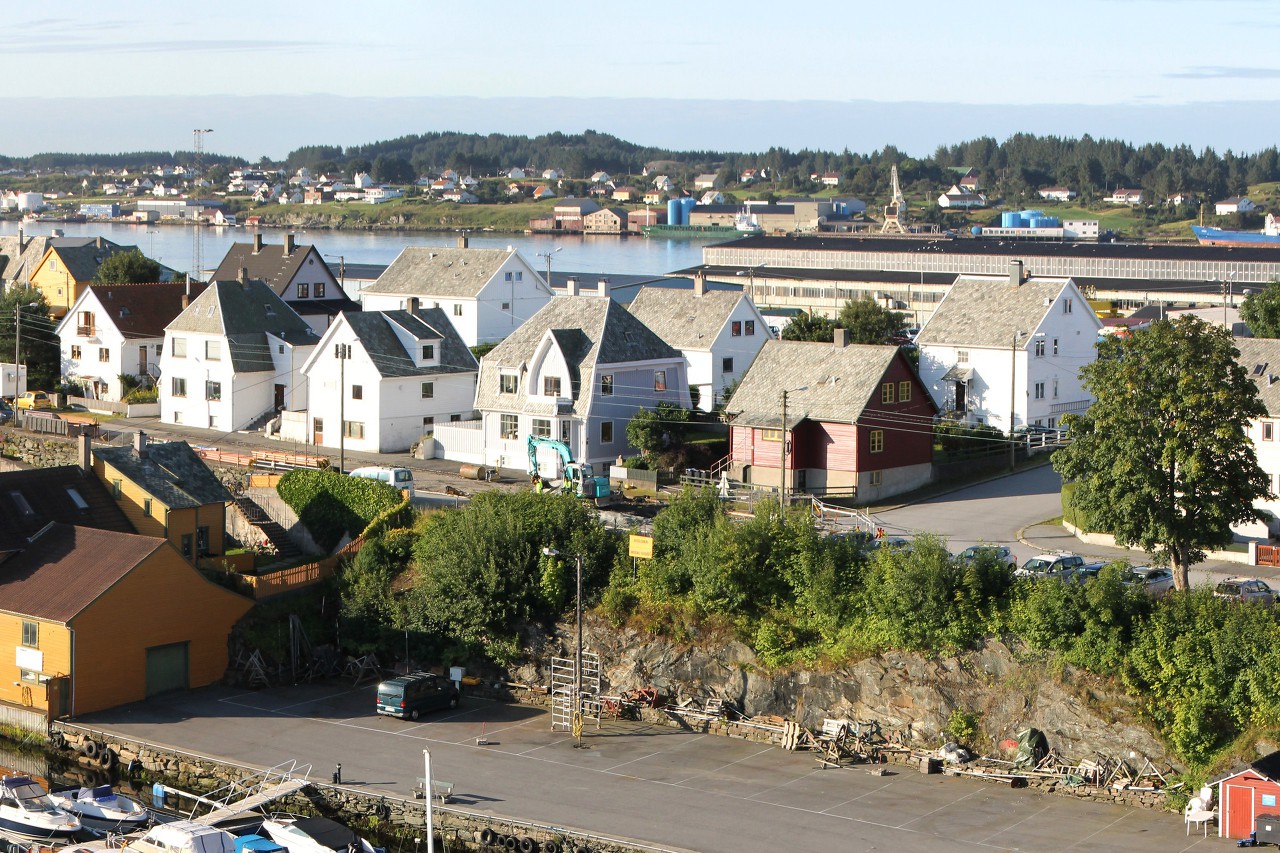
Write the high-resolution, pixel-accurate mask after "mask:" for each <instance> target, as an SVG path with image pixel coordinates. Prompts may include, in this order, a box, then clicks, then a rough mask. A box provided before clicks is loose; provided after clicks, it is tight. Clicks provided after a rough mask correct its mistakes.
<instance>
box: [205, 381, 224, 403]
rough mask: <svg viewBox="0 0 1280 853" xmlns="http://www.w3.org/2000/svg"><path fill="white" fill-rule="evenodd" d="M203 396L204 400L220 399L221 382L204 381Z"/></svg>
mask: <svg viewBox="0 0 1280 853" xmlns="http://www.w3.org/2000/svg"><path fill="white" fill-rule="evenodd" d="M204 398H205V399H206V400H221V399H222V383H221V382H206V383H204Z"/></svg>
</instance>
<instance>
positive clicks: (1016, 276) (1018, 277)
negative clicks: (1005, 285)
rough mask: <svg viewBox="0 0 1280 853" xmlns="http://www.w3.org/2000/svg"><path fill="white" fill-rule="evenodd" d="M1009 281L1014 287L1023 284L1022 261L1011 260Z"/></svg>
mask: <svg viewBox="0 0 1280 853" xmlns="http://www.w3.org/2000/svg"><path fill="white" fill-rule="evenodd" d="M1009 283H1010V284H1012V285H1013V286H1014V287H1021V286H1022V261H1009Z"/></svg>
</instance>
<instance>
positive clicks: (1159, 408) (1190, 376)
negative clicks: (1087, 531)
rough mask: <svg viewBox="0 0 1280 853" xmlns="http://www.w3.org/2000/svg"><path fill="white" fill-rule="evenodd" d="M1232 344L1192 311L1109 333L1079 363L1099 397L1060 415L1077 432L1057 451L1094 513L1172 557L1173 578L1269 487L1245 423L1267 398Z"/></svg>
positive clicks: (1098, 520)
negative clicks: (1075, 412)
mask: <svg viewBox="0 0 1280 853" xmlns="http://www.w3.org/2000/svg"><path fill="white" fill-rule="evenodd" d="M1236 354H1237V353H1236V349H1235V347H1234V346H1233V345H1232V342H1231V336H1230V335H1229V334H1228V333H1227V332H1226V330H1225V329H1221V328H1216V327H1214V326H1210V325H1208V324H1206V323H1204V322H1203V321H1201V320H1199V319H1197V318H1195V317H1182V318H1179V319H1178V320H1177V321H1175V322H1169V321H1166V320H1161V321H1159V322H1157V323H1153V324H1152V325H1151V326H1150V327H1149V328H1147V329H1144V330H1141V331H1138V332H1137V333H1135V334H1134V335H1133V337H1132V338H1129V339H1127V340H1121V339H1119V338H1108V339H1107V340H1104V341H1103V342H1102V343H1100V344H1099V345H1098V360H1097V361H1095V362H1093V363H1092V364H1089V365H1086V366H1085V367H1084V368H1083V369H1082V370H1081V378H1082V379H1083V381H1084V384H1085V387H1086V388H1088V389H1089V390H1090V391H1091V392H1092V393H1093V395H1094V396H1095V397H1096V398H1097V402H1096V403H1094V404H1093V406H1092V407H1091V408H1090V409H1089V412H1088V413H1087V414H1085V415H1080V416H1074V417H1069V418H1065V419H1064V422H1065V423H1066V424H1067V425H1068V426H1069V428H1070V434H1071V437H1072V439H1073V441H1072V444H1070V445H1068V446H1067V447H1065V448H1063V449H1062V450H1060V451H1058V453H1057V454H1055V456H1054V460H1053V464H1054V467H1055V468H1057V469H1058V471H1059V472H1060V473H1061V474H1062V476H1063V477H1064V478H1065V479H1068V480H1074V481H1076V483H1077V487H1076V491H1075V494H1074V495H1073V497H1072V504H1073V506H1075V508H1076V509H1078V510H1079V511H1081V512H1082V513H1083V514H1084V516H1085V518H1086V519H1087V520H1088V522H1089V524H1090V525H1091V526H1093V527H1094V528H1095V529H1101V530H1108V531H1110V532H1111V533H1113V534H1114V535H1115V537H1116V540H1117V541H1118V542H1120V543H1121V544H1124V545H1137V546H1140V547H1142V548H1144V549H1146V550H1147V551H1148V552H1150V553H1152V554H1154V555H1155V556H1156V557H1157V558H1163V559H1167V560H1169V562H1170V564H1171V565H1172V567H1173V573H1174V581H1175V583H1176V584H1177V586H1178V588H1179V589H1186V588H1187V570H1188V568H1189V567H1190V566H1191V565H1192V564H1193V563H1196V562H1199V561H1200V560H1203V559H1204V556H1205V549H1206V548H1213V547H1221V546H1223V545H1226V544H1227V543H1229V542H1230V541H1231V538H1232V534H1231V529H1230V526H1231V525H1232V524H1233V523H1237V522H1241V521H1246V520H1250V519H1255V518H1259V517H1260V513H1259V512H1258V510H1256V509H1254V508H1253V502H1254V501H1255V500H1257V499H1258V498H1262V497H1265V496H1267V495H1268V494H1269V493H1270V488H1269V483H1268V477H1267V475H1266V473H1265V472H1263V470H1262V469H1261V468H1259V467H1258V459H1257V454H1256V453H1255V452H1254V448H1253V444H1252V443H1251V442H1250V441H1249V438H1248V436H1247V434H1246V430H1247V429H1248V426H1249V420H1250V419H1251V418H1256V417H1260V416H1263V415H1265V414H1266V409H1265V408H1264V407H1263V405H1262V403H1261V401H1259V399H1258V393H1257V388H1256V387H1255V386H1254V384H1253V381H1252V380H1251V379H1250V378H1249V375H1248V373H1247V372H1246V371H1245V369H1244V368H1243V367H1242V366H1241V365H1240V364H1238V363H1237V362H1236V359H1235V356H1236Z"/></svg>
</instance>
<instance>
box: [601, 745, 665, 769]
mask: <svg viewBox="0 0 1280 853" xmlns="http://www.w3.org/2000/svg"><path fill="white" fill-rule="evenodd" d="M667 752H668V751H667V750H660V751H658V752H651V753H649V754H648V755H642V756H640V757H639V758H633V759H631V760H630V761H623V762H622V763H620V764H615V765H613V766H612V767H606V768H604V772H606V773H612V772H613V771H615V770H617V769H618V768H619V767H626V766H627V765H628V764H635V763H636V762H637V761H644V760H645V759H646V758H653V757H654V756H655V755H665V754H666V753H667Z"/></svg>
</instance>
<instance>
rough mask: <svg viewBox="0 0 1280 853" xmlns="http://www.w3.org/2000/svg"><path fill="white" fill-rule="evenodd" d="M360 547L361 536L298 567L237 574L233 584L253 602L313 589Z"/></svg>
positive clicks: (362, 542) (362, 545)
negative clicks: (236, 584) (334, 551)
mask: <svg viewBox="0 0 1280 853" xmlns="http://www.w3.org/2000/svg"><path fill="white" fill-rule="evenodd" d="M363 547H364V536H363V535H361V536H357V537H356V538H355V539H352V540H351V541H350V542H348V543H347V544H346V546H345V547H343V548H342V550H340V551H338V553H336V554H334V555H332V556H329V557H324V558H322V559H319V560H316V561H314V562H311V563H304V564H303V565H301V566H290V567H289V568H287V569H281V570H280V571H278V572H268V573H265V574H260V575H239V576H238V577H237V581H238V582H239V583H240V588H241V590H242V591H243V592H244V593H245V594H247V595H249V596H250V597H251V598H253V599H254V600H256V601H261V600H262V599H264V598H271V597H272V596H276V595H282V594H284V593H286V592H293V591H294V590H297V589H303V588H304V587H308V586H313V585H314V584H318V583H320V581H322V580H325V579H326V578H331V577H333V573H334V572H335V571H337V568H338V565H339V564H340V563H341V562H342V561H343V560H347V559H350V558H353V557H355V555H356V554H359V553H360V549H361V548H363Z"/></svg>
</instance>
